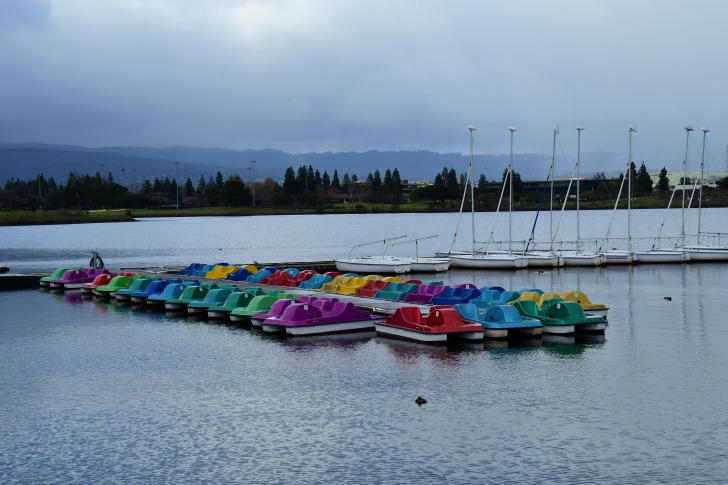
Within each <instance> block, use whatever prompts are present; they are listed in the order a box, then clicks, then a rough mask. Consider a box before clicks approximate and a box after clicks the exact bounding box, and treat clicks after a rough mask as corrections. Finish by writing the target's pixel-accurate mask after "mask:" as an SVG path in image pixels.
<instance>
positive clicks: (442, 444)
mask: <svg viewBox="0 0 728 485" xmlns="http://www.w3.org/2000/svg"><path fill="white" fill-rule="evenodd" d="M604 214H605V216H606V217H607V220H608V217H610V216H611V214H608V215H607V214H606V213H604ZM366 217H369V218H370V219H369V220H367V219H366ZM441 217H442V218H444V220H447V221H453V222H454V219H452V218H450V219H447V218H446V215H434V216H430V217H414V218H413V217H412V216H406V217H405V216H399V215H370V216H356V217H353V219H343V220H342V219H337V218H330V216H322V217H321V219H319V218H318V216H306V217H298V218H297V217H290V218H288V217H284V218H279V219H276V218H266V219H268V220H266V221H265V223H266V224H269V227H270V229H271V231H272V234H277V233H279V232H280V231H282V230H285V229H288V230H289V232H291V235H290V238H285V237H280V238H271V237H270V235H269V238H268V244H267V247H264V245H262V244H261V243H260V241H261V240H262V238H261V237H260V236H259V235H257V234H255V235H253V234H251V233H249V232H246V231H245V226H246V225H248V224H250V220H251V219H258V218H248V219H235V220H233V221H231V220H230V219H225V220H223V221H219V222H218V221H217V220H214V219H213V220H211V221H204V220H198V219H195V220H191V221H190V220H183V219H178V220H156V221H143V222H138V223H131V224H118V225H115V224H110V225H95V226H60V227H55V226H54V227H43V228H10V230H6V229H8V228H1V229H2V231H0V247H2V251H3V252H2V253H0V258H2V259H0V263H2V264H9V265H11V268H12V269H13V270H17V268H16V266H18V267H28V268H45V266H43V265H50V266H53V265H55V264H56V263H57V262H58V261H62V260H65V259H68V260H69V261H71V260H72V261H73V262H74V263H82V262H83V261H86V260H87V255H86V250H89V251H90V250H91V249H97V250H100V251H101V252H102V256H104V259H105V260H106V261H107V263H109V261H111V262H113V263H114V264H117V263H118V264H120V265H121V264H124V265H135V264H141V263H144V264H172V263H179V264H185V263H189V262H191V261H193V260H199V261H202V262H208V261H212V260H216V259H217V260H228V261H231V262H232V261H235V260H238V259H240V260H245V259H244V258H245V255H246V254H251V253H250V251H251V248H257V249H256V252H255V253H254V254H256V256H253V257H254V258H256V259H257V258H260V259H270V260H273V261H274V260H283V259H285V260H305V259H331V258H332V257H334V256H339V255H340V254H339V253H335V252H334V251H340V252H343V253H344V254H343V255H346V254H347V253H348V251H349V250H350V248H351V246H353V245H354V244H356V242H353V243H352V240H356V237H360V238H366V239H363V240H365V241H366V240H374V239H377V238H379V237H380V235H381V237H388V236H390V234H388V232H389V231H387V230H386V227H385V226H386V225H387V224H388V223H389V222H390V221H393V222H394V223H395V225H396V229H397V230H400V231H401V230H403V231H404V232H402V233H403V234H405V233H409V235H410V236H417V235H428V234H431V233H433V232H432V231H433V229H434V228H435V227H436V226H437V225H438V224H439V222H440V220H441V219H440V218H441ZM260 219H261V220H262V219H263V218H260ZM302 219H304V220H305V222H301V220H302ZM410 219H415V220H416V222H415V223H410V222H408V221H409V220H410ZM650 220H654V216H653V217H652V218H651V219H650ZM311 221H317V222H316V225H315V227H316V231H314V232H315V234H310V232H311V231H308V232H307V231H305V229H303V227H304V226H306V225H309V226H310V225H311ZM225 224H227V225H232V227H235V226H237V225H239V226H241V227H240V228H239V229H235V231H236V236H235V237H231V236H229V235H228V234H226V233H224V232H220V231H217V232H216V231H210V230H207V229H206V228H209V227H213V228H215V229H219V228H220V227H222V226H223V225H225ZM255 224H256V227H257V226H259V224H258V223H257V222H256V223H255ZM330 224H335V225H337V226H338V230H339V232H340V233H341V232H343V233H345V234H342V235H341V237H340V241H338V242H330V241H327V237H328V236H329V235H330V234H332V233H335V231H333V230H331V231H329V225H330ZM343 224H347V225H346V226H345V227H346V230H345V231H342V227H344V226H342V225H343ZM172 227H175V228H176V229H172ZM367 227H368V229H367ZM276 231H277V232H276ZM415 231H417V232H416V233H415ZM451 231H452V229H450V234H448V236H447V238H446V239H445V240H443V241H447V244H449V237H450V236H451ZM122 233H124V234H122ZM61 234H62V235H64V236H66V238H65V239H64V241H63V242H60V241H58V240H57V238H58V237H59V235H61ZM73 234H75V236H73ZM382 234H383V235H382ZM155 235H159V236H160V237H159V238H157V237H155ZM395 235H396V233H395ZM161 236H164V237H166V238H167V239H166V240H163V238H162V237H161ZM85 237H92V238H94V239H93V241H92V242H91V243H89V242H88V240H87V239H86V238H85ZM139 241H141V242H139ZM202 241H206V242H204V243H203V242H202ZM302 241H317V242H316V244H318V246H316V248H314V249H311V248H303V249H302V251H297V250H295V248H296V245H297V244H301V243H302ZM360 241H361V240H360ZM360 241H359V242H360ZM443 241H440V244H442V242H443ZM36 243H37V244H36ZM102 243H103V244H102ZM319 243H320V244H319ZM104 244H106V245H104ZM145 245H148V248H149V249H148V254H144V252H143V250H144V248H145ZM165 245H166V246H165ZM236 245H237V246H236ZM314 245H315V244H314ZM216 246H218V247H217V248H216ZM190 247H192V248H193V249H191V248H190ZM220 247H222V248H223V250H222V251H221V250H220V249H219V248H220ZM432 247H433V248H434V247H436V246H432ZM165 248H166V249H165ZM178 248H183V249H180V251H181V252H180V254H177V253H176V251H178ZM184 248H186V249H184ZM23 249H24V251H26V252H28V253H30V256H27V255H26V253H25V252H24V251H23ZM112 249H113V251H112ZM437 249H441V246H439V247H437ZM116 250H118V254H113V252H115V251H116ZM329 250H332V252H331V253H327V252H326V251H329ZM74 251H75V253H74ZM233 251H239V252H237V253H233ZM76 253H78V255H76ZM8 254H11V255H13V259H8V258H7V255H8ZM261 254H262V256H259V255H261ZM33 255H35V256H38V259H37V260H35V259H33V257H34V256H33ZM157 255H159V256H161V258H160V259H156V260H155V257H156V256H157ZM277 255H281V256H284V257H279V258H277V257H276V256H277ZM213 256H217V257H213ZM79 259H80V261H79ZM109 265H110V266H112V264H111V263H110V264H109ZM726 278H728V265H710V264H707V265H706V264H690V265H684V266H683V265H678V266H668V265H664V266H661V265H641V266H635V267H630V268H618V267H610V268H606V269H599V268H566V269H561V270H553V271H546V272H543V273H539V272H538V271H532V270H528V269H526V270H521V271H516V272H499V271H489V272H479V273H472V272H463V271H451V272H449V273H448V274H447V275H444V276H443V279H445V280H446V282H474V283H476V284H477V285H479V286H482V285H485V284H500V285H502V286H505V287H508V288H520V287H524V286H538V287H540V288H542V289H544V290H547V291H550V290H558V291H560V290H566V289H572V288H580V289H582V290H583V291H586V292H587V293H588V294H589V296H590V297H591V298H592V299H593V300H596V301H599V302H604V303H607V304H609V306H610V313H609V321H610V324H609V327H608V328H607V332H606V335H605V337H604V338H603V339H598V340H593V341H578V342H571V341H567V342H551V341H548V340H541V341H537V342H526V343H522V344H518V345H510V346H508V345H492V344H486V345H484V346H479V347H476V348H460V349H447V348H430V347H427V346H423V345H417V344H405V343H400V342H395V341H391V340H386V339H383V338H380V337H372V336H370V335H365V336H362V337H361V338H351V337H347V338H344V339H332V338H329V339H321V338H310V339H298V340H296V339H285V338H284V339H279V338H267V336H264V335H262V334H260V333H257V332H252V331H251V330H247V329H243V328H238V327H235V326H232V325H223V324H219V323H210V322H208V321H204V320H202V321H201V320H193V319H189V318H186V317H179V316H167V315H166V314H164V313H158V314H154V313H147V312H146V311H138V310H135V309H132V308H131V307H128V306H119V305H116V304H114V303H111V304H109V303H101V302H98V301H95V300H84V299H82V298H81V297H80V295H79V294H78V293H73V292H67V293H65V294H64V293H60V294H56V293H48V292H40V291H38V290H33V291H18V292H5V293H0V309H2V315H3V317H2V319H0V366H1V368H2V369H3V372H2V374H0V427H1V429H2V430H3V435H2V439H1V440H0V482H2V483H190V482H204V483H270V482H280V483H412V482H413V481H417V482H419V483H524V482H525V483H554V482H558V483H620V484H621V483H717V482H725V477H726V476H728V456H727V455H728V434H726V433H725V430H726V427H727V425H728V417H726V414H725V413H724V412H723V408H724V407H725V404H726V402H728V382H727V381H728V352H726V351H725V349H726V346H728V321H726V319H725V316H724V315H725V312H724V306H723V303H724V301H723V298H725V297H726V292H725V287H724V286H723V282H724V281H725V280H726ZM666 296H669V297H671V300H666V299H665V297H666ZM417 396H423V397H425V398H426V399H427V400H428V403H427V404H425V405H423V406H417V405H416V404H415V402H414V401H415V398H416V397H417Z"/></svg>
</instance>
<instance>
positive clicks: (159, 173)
mask: <svg viewBox="0 0 728 485" xmlns="http://www.w3.org/2000/svg"><path fill="white" fill-rule="evenodd" d="M600 156H601V157H603V158H604V160H605V162H606V163H600V164H599V165H600V166H619V165H621V162H619V164H613V163H612V162H613V161H614V160H613V159H614V158H615V157H614V156H609V155H600ZM469 159H470V157H469V155H463V154H459V153H445V154H443V153H435V152H431V151H368V152H361V153H359V152H337V153H334V152H324V153H303V154H290V153H285V152H282V151H280V150H273V149H264V150H229V149H223V148H195V147H184V146H172V147H160V148H149V147H102V148H90V147H82V146H72V145H46V144H39V143H22V144H0V184H4V183H5V182H6V181H7V180H9V179H11V178H15V179H20V180H29V179H32V178H34V177H37V175H38V174H39V173H42V174H43V175H44V176H45V177H46V178H48V177H53V178H54V179H55V180H56V182H58V183H65V182H66V180H67V178H68V174H69V173H70V172H72V171H76V172H78V173H79V174H82V175H83V174H94V173H96V172H99V173H101V174H102V175H104V176H105V175H107V174H108V173H111V174H112V175H113V177H114V179H115V180H116V182H118V183H121V184H124V185H127V186H129V187H132V186H133V185H135V184H141V182H143V181H144V180H145V179H152V180H153V179H154V178H155V177H158V178H160V179H164V178H165V177H168V178H169V179H174V178H177V179H178V180H180V181H181V180H184V179H185V178H187V177H189V178H190V179H191V180H192V182H193V183H194V184H197V181H198V180H199V178H200V176H201V175H202V176H204V177H205V179H207V178H208V177H209V176H211V175H212V176H213V177H214V175H215V173H216V172H217V171H220V172H221V173H222V175H223V177H225V178H227V177H228V176H230V175H232V174H234V173H237V174H238V175H240V176H241V177H242V178H243V180H246V181H248V180H251V179H252V177H253V171H254V172H255V179H256V180H259V181H260V180H263V179H265V178H268V177H270V178H273V179H275V180H278V181H281V180H282V179H283V175H284V173H285V170H286V168H288V167H289V166H290V167H293V169H294V170H297V169H298V167H299V166H301V165H306V166H308V165H311V166H312V167H313V168H314V170H318V171H319V172H320V173H321V174H322V175H323V173H324V172H325V171H326V172H328V174H329V176H330V177H333V174H334V170H337V171H338V174H339V178H342V177H343V176H344V174H345V173H348V174H349V176H352V175H354V174H356V175H357V177H358V178H359V179H361V180H363V179H365V178H366V177H367V175H368V174H369V173H374V171H375V170H379V171H380V173H381V174H382V176H384V172H385V171H386V170H387V169H390V170H394V169H395V168H396V169H398V170H399V173H400V177H401V178H402V179H407V180H410V181H431V180H433V179H434V178H435V175H436V174H437V173H439V172H441V171H442V168H443V167H447V168H448V169H449V168H450V167H454V168H455V170H456V171H457V173H458V174H461V173H465V172H467V170H468V164H469ZM251 161H255V163H254V164H253V163H251ZM474 161H475V179H476V181H477V179H478V178H479V177H480V174H481V173H484V174H485V176H486V177H487V178H488V180H500V179H501V177H502V173H503V170H504V169H505V168H506V167H507V166H508V155H477V156H475V157H474ZM514 165H515V170H516V171H518V172H519V173H520V174H521V177H522V178H523V179H524V180H533V179H543V178H546V176H547V174H548V170H549V166H550V156H547V155H543V154H535V153H533V154H531V153H529V154H519V155H518V156H517V157H516V156H514ZM568 170H571V167H569V169H568ZM562 172H563V170H562ZM569 175H570V172H567V173H562V174H561V176H569ZM583 175H586V174H583Z"/></svg>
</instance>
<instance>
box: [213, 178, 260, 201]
mask: <svg viewBox="0 0 728 485" xmlns="http://www.w3.org/2000/svg"><path fill="white" fill-rule="evenodd" d="M221 199H222V202H223V203H224V204H225V205H229V206H230V207H243V206H247V205H249V204H250V202H251V201H252V199H253V198H252V195H251V193H250V189H249V188H247V187H246V186H245V183H244V182H243V179H241V178H240V176H239V175H238V174H233V175H231V176H230V177H228V179H227V180H226V181H225V182H224V183H223V187H222V194H221Z"/></svg>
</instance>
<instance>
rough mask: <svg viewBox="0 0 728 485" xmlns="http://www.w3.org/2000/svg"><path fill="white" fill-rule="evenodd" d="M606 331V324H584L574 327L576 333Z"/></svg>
mask: <svg viewBox="0 0 728 485" xmlns="http://www.w3.org/2000/svg"><path fill="white" fill-rule="evenodd" d="M606 329H607V324H606V322H597V323H582V324H579V325H575V326H574V331H575V333H604V331H605V330H606Z"/></svg>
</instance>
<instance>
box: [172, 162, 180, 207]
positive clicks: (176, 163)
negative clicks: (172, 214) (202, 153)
mask: <svg viewBox="0 0 728 485" xmlns="http://www.w3.org/2000/svg"><path fill="white" fill-rule="evenodd" d="M173 163H174V165H175V167H174V191H175V195H176V196H177V198H176V201H177V202H176V205H177V210H179V187H178V186H177V170H178V169H179V162H173Z"/></svg>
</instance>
